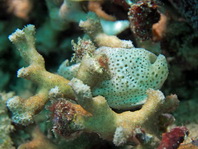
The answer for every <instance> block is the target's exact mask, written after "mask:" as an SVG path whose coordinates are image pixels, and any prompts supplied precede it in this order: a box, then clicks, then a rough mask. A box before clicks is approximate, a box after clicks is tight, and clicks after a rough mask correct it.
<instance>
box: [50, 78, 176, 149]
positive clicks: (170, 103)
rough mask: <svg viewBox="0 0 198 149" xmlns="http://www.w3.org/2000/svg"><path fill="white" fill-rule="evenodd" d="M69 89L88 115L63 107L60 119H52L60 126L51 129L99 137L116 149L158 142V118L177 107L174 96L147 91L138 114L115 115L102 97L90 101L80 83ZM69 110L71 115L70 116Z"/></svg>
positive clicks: (85, 88) (78, 109)
mask: <svg viewBox="0 0 198 149" xmlns="http://www.w3.org/2000/svg"><path fill="white" fill-rule="evenodd" d="M70 85H71V86H72V88H73V90H74V92H75V95H76V98H77V102H78V103H79V104H80V105H81V106H82V107H83V108H84V109H85V110H86V111H88V112H89V113H87V114H86V113H85V112H83V111H84V109H82V108H77V107H76V106H77V105H76V104H73V103H67V104H68V105H69V107H70V108H68V109H67V110H66V111H64V112H62V114H61V115H58V116H57V115H56V116H55V118H56V119H57V120H60V119H61V120H63V121H62V122H61V124H62V126H61V125H60V123H58V124H59V125H57V123H56V122H55V123H54V127H55V128H56V129H58V131H60V130H61V129H62V128H65V127H66V128H67V129H69V130H70V132H71V130H73V131H74V132H76V131H84V132H95V133H98V134H99V135H100V137H102V138H104V139H107V140H111V141H113V142H114V144H115V145H117V146H120V145H123V144H125V143H126V142H131V143H132V142H133V143H138V142H139V143H140V142H141V143H140V144H147V143H148V144H149V143H151V142H150V141H151V140H152V141H153V139H157V138H158V139H159V135H160V127H159V117H160V116H162V113H167V112H171V111H172V110H174V109H175V107H176V106H177V105H178V99H177V97H176V96H175V95H172V96H170V97H167V98H166V99H165V97H164V95H163V94H162V93H161V92H160V91H155V90H152V89H150V90H148V91H147V94H148V100H147V102H146V103H145V105H144V106H143V107H142V109H141V110H137V111H134V112H130V111H127V112H123V113H120V114H117V113H115V112H114V111H112V109H111V108H110V107H109V106H108V104H107V102H106V100H105V98H104V97H102V96H97V97H94V98H93V97H92V94H91V90H90V88H89V86H87V85H85V84H83V83H82V82H81V81H80V80H78V79H73V80H72V81H71V83H70ZM71 109H73V110H72V111H73V112H70V111H71ZM59 110H60V109H59ZM55 111H56V110H55ZM80 111H81V112H80ZM64 117H65V118H64ZM68 117H70V118H68ZM66 121H67V122H66ZM64 124H67V125H64ZM104 126H105V127H104ZM66 128H65V129H66ZM139 133H140V134H139ZM65 135H68V134H65ZM138 135H140V136H142V138H138ZM137 140H138V141H137ZM140 144H139V145H140ZM136 145H137V144H136Z"/></svg>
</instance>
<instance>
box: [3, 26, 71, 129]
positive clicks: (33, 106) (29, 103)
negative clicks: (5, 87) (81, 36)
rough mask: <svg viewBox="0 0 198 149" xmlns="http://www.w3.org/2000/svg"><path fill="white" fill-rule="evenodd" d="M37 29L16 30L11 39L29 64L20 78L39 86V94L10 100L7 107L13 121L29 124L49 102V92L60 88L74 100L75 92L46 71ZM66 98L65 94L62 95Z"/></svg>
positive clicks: (32, 27) (64, 80)
mask: <svg viewBox="0 0 198 149" xmlns="http://www.w3.org/2000/svg"><path fill="white" fill-rule="evenodd" d="M34 34H35V28H34V26H33V25H28V26H27V27H25V28H24V29H23V30H19V29H18V30H16V32H15V33H13V34H12V35H10V36H9V39H10V40H11V41H12V42H13V43H14V44H15V45H16V47H17V48H18V50H19V52H20V54H21V56H22V57H23V59H24V60H25V61H26V62H27V64H29V66H28V67H26V68H21V69H20V70H19V71H18V77H22V78H26V79H28V80H31V81H33V82H35V83H36V84H38V85H39V90H38V93H37V94H36V95H35V96H33V97H30V98H29V99H27V100H25V99H22V98H20V97H17V96H15V97H13V98H10V99H9V100H8V102H7V106H8V107H9V109H10V110H11V111H12V112H13V121H14V122H16V123H21V124H24V125H26V124H28V123H30V122H31V121H32V116H33V115H34V114H36V113H38V112H39V111H40V110H42V108H43V107H44V105H45V103H46V102H47V101H48V99H49V98H48V91H49V90H50V89H52V88H54V87H56V86H57V87H58V88H59V91H60V93H64V92H65V93H67V95H66V96H67V97H70V98H73V92H72V90H71V88H70V87H69V86H68V85H67V84H68V80H66V79H64V78H63V77H61V76H58V75H55V74H52V73H49V72H47V71H46V70H45V66H44V60H43V57H42V56H41V55H40V54H39V53H37V51H36V49H35V46H34V44H35V39H34ZM61 96H64V94H61Z"/></svg>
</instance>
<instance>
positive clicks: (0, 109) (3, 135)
mask: <svg viewBox="0 0 198 149" xmlns="http://www.w3.org/2000/svg"><path fill="white" fill-rule="evenodd" d="M12 96H13V93H11V92H10V93H7V94H6V93H0V123H1V126H0V148H1V149H14V147H13V142H12V139H11V137H10V133H11V132H12V131H13V130H14V127H13V126H12V125H11V122H12V121H11V119H10V118H9V116H8V111H7V108H6V104H5V103H6V100H7V99H8V98H10V97H12Z"/></svg>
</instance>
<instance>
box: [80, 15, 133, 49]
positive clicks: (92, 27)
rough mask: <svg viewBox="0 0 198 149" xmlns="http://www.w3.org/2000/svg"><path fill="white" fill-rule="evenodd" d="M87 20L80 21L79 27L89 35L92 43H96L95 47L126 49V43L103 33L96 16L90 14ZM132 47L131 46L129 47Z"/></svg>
mask: <svg viewBox="0 0 198 149" xmlns="http://www.w3.org/2000/svg"><path fill="white" fill-rule="evenodd" d="M88 18H89V19H87V20H86V21H81V22H80V24H79V26H80V27H82V28H83V30H84V31H85V32H86V33H87V34H88V35H89V37H90V38H91V40H92V41H94V42H95V43H96V45H97V46H99V47H101V46H107V47H114V48H126V47H127V43H128V42H127V41H122V40H120V39H119V38H118V37H116V36H110V35H107V34H105V33H104V32H103V30H102V26H101V24H100V20H99V18H98V17H97V16H96V15H93V14H90V15H89V16H88ZM130 46H132V45H130Z"/></svg>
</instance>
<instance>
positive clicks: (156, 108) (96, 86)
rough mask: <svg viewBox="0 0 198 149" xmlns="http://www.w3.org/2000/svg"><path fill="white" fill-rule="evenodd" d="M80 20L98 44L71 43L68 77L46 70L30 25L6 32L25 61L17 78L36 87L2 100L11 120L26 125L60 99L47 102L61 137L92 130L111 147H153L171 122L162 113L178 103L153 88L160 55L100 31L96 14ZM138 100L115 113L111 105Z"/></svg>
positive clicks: (161, 70) (160, 74)
mask: <svg viewBox="0 0 198 149" xmlns="http://www.w3.org/2000/svg"><path fill="white" fill-rule="evenodd" d="M93 24H94V26H93ZM80 25H81V26H82V27H83V28H84V30H85V31H86V32H87V33H88V35H89V36H90V38H91V39H92V40H93V41H94V42H95V44H96V46H97V47H99V48H96V47H95V46H94V45H93V43H92V42H91V41H90V42H86V40H81V41H80V42H79V43H78V44H76V45H75V44H74V47H75V52H76V56H77V59H76V60H77V62H79V64H76V65H75V67H73V66H71V68H69V67H68V69H66V72H65V74H67V71H68V73H69V75H68V76H69V78H67V77H66V78H63V77H61V76H60V75H57V74H53V73H50V72H48V71H46V69H45V66H44V65H45V64H44V59H43V57H42V56H41V55H40V54H39V53H38V52H37V51H36V49H35V39H34V34H35V27H34V26H33V25H28V26H26V27H25V28H24V29H23V30H19V29H17V30H16V31H15V33H13V34H12V35H10V36H9V39H10V41H11V42H13V43H14V44H15V46H16V47H17V49H18V50H19V52H20V54H21V56H22V58H23V59H24V60H25V61H26V62H27V64H28V65H29V66H27V67H25V68H21V69H20V70H19V71H18V77H22V78H25V79H28V80H31V81H32V82H34V83H36V84H37V85H38V86H39V89H38V92H37V94H36V95H35V96H32V97H29V98H28V99H22V98H21V97H18V96H14V97H12V98H10V99H9V100H8V101H7V107H8V108H9V110H10V111H11V112H12V120H13V121H14V122H15V123H18V124H22V125H28V124H30V123H31V122H32V121H33V116H34V115H35V114H37V113H39V112H40V111H41V110H42V109H43V107H44V106H45V104H46V102H47V101H48V100H49V99H57V98H58V99H61V100H59V101H58V102H57V103H54V105H52V107H51V111H52V116H53V120H52V121H53V123H54V131H56V132H58V133H59V134H61V135H63V136H65V137H71V136H72V135H73V134H75V135H77V134H81V132H88V133H91V132H94V133H97V134H99V136H100V137H101V138H103V139H106V140H108V141H112V142H113V143H114V144H115V145H116V146H121V145H124V144H126V143H132V144H133V145H135V146H140V147H142V148H145V146H147V147H151V148H152V147H153V146H156V144H157V143H158V141H159V139H160V134H161V132H163V131H165V130H166V127H167V126H168V125H169V124H170V123H171V122H172V117H171V116H167V114H166V113H169V112H172V111H173V110H174V109H175V107H176V106H177V105H178V99H177V97H176V96H175V95H171V96H169V97H167V98H165V97H164V95H163V93H162V92H160V91H159V90H157V89H159V88H160V87H161V85H162V84H163V82H164V81H165V79H166V77H167V74H168V68H167V63H166V59H165V57H164V56H163V55H159V56H156V55H154V54H153V53H151V52H149V51H146V50H145V49H141V48H134V47H133V45H132V43H131V42H130V41H122V40H120V39H119V38H117V37H116V36H108V35H106V34H104V33H103V31H102V29H101V26H100V22H99V21H98V20H97V19H96V20H94V19H88V20H87V21H85V22H81V23H80ZM98 26H99V27H98ZM103 37H105V38H103ZM107 39H109V40H111V42H107ZM81 43H84V44H82V45H81ZM85 43H87V44H85ZM114 43H116V44H114ZM80 45H81V46H80ZM86 45H88V47H87V49H86V48H85V47H86ZM104 46H106V47H104ZM83 48H85V49H83ZM92 48H93V49H92ZM95 49H96V50H95ZM78 52H79V53H78ZM64 64H65V63H64ZM62 68H64V66H62ZM72 77H74V78H73V79H72V80H71V81H69V80H70V79H71V78H72ZM151 88H152V89H151ZM101 95H103V96H104V97H102V96H101ZM68 99H73V100H75V101H73V102H71V101H69V100H68ZM143 103H145V104H144V105H143V106H142V108H141V109H140V110H136V111H133V112H130V111H126V112H123V113H119V114H118V113H116V112H114V111H113V110H112V109H111V107H113V108H117V109H131V108H133V107H134V106H137V105H138V106H139V105H142V104H143ZM161 119H164V120H163V121H162V120H161ZM104 126H105V127H104Z"/></svg>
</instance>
